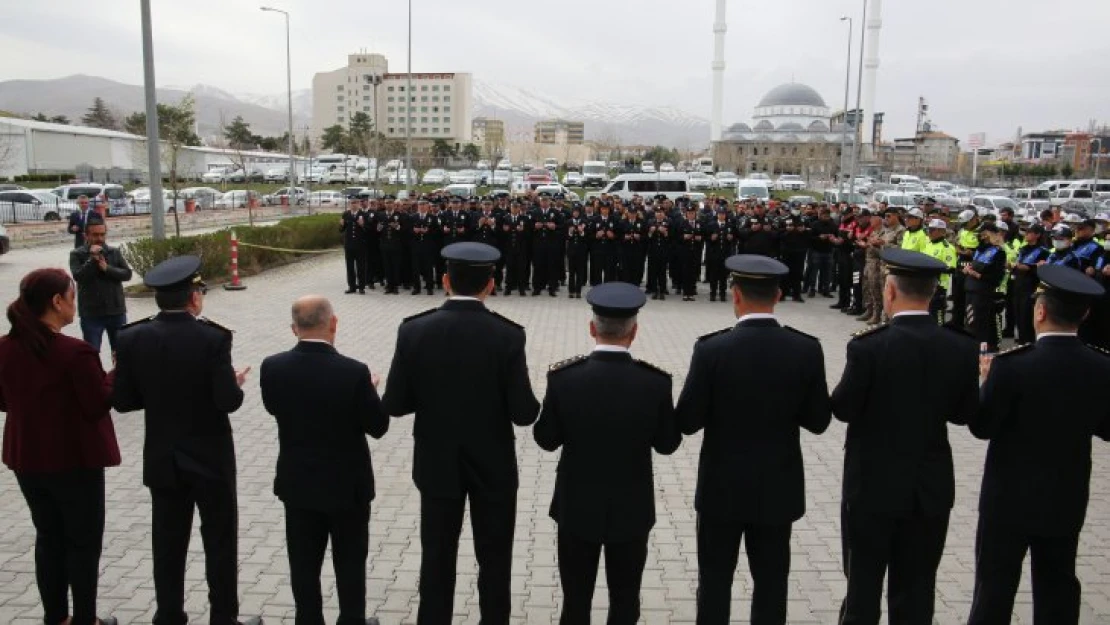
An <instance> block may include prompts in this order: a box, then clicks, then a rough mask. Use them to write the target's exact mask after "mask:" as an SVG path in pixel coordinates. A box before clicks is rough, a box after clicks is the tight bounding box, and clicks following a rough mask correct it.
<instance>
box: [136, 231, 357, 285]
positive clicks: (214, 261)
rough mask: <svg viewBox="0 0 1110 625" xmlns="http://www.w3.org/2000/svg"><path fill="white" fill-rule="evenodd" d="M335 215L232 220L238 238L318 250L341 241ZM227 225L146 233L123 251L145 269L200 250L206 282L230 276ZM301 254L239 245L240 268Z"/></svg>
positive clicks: (250, 269)
mask: <svg viewBox="0 0 1110 625" xmlns="http://www.w3.org/2000/svg"><path fill="white" fill-rule="evenodd" d="M339 219H340V218H339V216H337V215H334V214H329V215H311V216H307V217H293V218H290V219H286V220H284V221H282V222H281V223H278V224H275V225H273V226H253V227H251V226H237V227H235V228H234V230H235V232H236V234H237V235H238V237H239V241H240V242H241V243H253V244H255V245H266V246H269V247H278V248H285V249H293V250H322V249H328V248H332V247H337V246H339V245H340V244H342V237H341V236H340V234H339ZM230 231H231V228H228V229H224V230H220V231H218V232H211V233H207V234H198V235H192V236H183V237H171V238H166V239H163V240H161V241H155V240H154V239H151V238H143V239H138V240H136V241H134V242H132V243H128V244H126V245H124V246H123V254H124V257H126V258H127V262H128V263H130V264H131V267H132V268H133V269H134V270H135V271H136V272H138V273H139V275H145V274H146V272H147V271H149V270H150V268H151V267H154V266H155V265H157V264H158V263H160V262H162V261H163V260H166V259H167V258H172V257H174V256H184V255H186V254H195V255H197V256H200V259H201V266H200V274H201V275H202V276H204V279H205V281H207V282H209V283H217V282H223V281H227V280H229V279H230V277H231V274H230V264H231V249H230V247H231V244H230V237H231V234H230ZM302 256H304V255H303V254H296V253H289V252H274V251H270V250H261V249H258V248H254V247H246V246H240V247H239V274H240V275H243V276H248V275H253V274H256V273H260V272H262V271H264V270H266V269H269V268H270V267H274V266H277V265H282V264H285V263H288V262H290V261H292V260H295V259H297V258H300V257H302Z"/></svg>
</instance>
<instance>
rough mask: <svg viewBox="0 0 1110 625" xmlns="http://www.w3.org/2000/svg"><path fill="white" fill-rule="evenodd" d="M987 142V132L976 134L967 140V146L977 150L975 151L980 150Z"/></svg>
mask: <svg viewBox="0 0 1110 625" xmlns="http://www.w3.org/2000/svg"><path fill="white" fill-rule="evenodd" d="M986 142H987V133H985V132H977V133H974V134H972V135H971V136H969V137H968V138H967V144H968V145H969V146H971V148H972V149H975V150H978V149H979V148H981V147H983V144H984V143H986Z"/></svg>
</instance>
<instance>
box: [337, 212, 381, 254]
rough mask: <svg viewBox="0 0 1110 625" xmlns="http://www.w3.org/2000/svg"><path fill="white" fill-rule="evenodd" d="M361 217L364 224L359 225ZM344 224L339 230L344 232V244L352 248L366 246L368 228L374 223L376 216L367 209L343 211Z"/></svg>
mask: <svg viewBox="0 0 1110 625" xmlns="http://www.w3.org/2000/svg"><path fill="white" fill-rule="evenodd" d="M359 217H361V218H362V225H361V226H360V225H358V219H359ZM342 219H343V225H341V226H340V227H339V231H340V232H342V233H343V245H344V246H346V247H350V248H356V247H364V246H365V245H366V229H367V227H368V226H369V225H370V224H371V223H373V220H374V216H373V215H372V214H371V213H369V212H366V211H361V210H357V211H349V210H347V211H343V217H342Z"/></svg>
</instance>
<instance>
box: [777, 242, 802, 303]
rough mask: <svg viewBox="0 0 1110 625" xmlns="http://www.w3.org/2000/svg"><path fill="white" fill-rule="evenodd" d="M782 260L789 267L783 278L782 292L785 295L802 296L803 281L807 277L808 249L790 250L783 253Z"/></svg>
mask: <svg viewBox="0 0 1110 625" xmlns="http://www.w3.org/2000/svg"><path fill="white" fill-rule="evenodd" d="M782 262H783V264H785V265H786V268H787V269H789V270H790V271H789V273H787V274H786V277H785V278H783V285H782V294H783V296H784V297H801V296H802V281H803V279H804V278H805V268H806V251H805V250H790V251H784V252H783V253H782Z"/></svg>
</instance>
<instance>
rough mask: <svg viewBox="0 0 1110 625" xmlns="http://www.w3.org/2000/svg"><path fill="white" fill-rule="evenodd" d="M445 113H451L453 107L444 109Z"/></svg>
mask: <svg viewBox="0 0 1110 625" xmlns="http://www.w3.org/2000/svg"><path fill="white" fill-rule="evenodd" d="M443 112H444V113H450V112H451V107H450V106H445V107H443Z"/></svg>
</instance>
